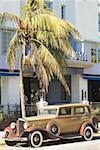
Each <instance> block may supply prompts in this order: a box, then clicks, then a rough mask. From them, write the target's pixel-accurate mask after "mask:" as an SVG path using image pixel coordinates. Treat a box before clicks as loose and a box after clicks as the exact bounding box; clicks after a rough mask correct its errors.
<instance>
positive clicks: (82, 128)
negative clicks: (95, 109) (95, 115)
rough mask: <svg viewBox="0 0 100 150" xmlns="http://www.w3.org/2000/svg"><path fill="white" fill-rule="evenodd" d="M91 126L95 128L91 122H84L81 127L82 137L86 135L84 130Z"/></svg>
mask: <svg viewBox="0 0 100 150" xmlns="http://www.w3.org/2000/svg"><path fill="white" fill-rule="evenodd" d="M88 125H89V126H91V127H92V128H93V125H92V124H91V122H84V123H83V124H82V125H81V127H80V135H82V136H83V135H84V129H85V128H86V126H88Z"/></svg>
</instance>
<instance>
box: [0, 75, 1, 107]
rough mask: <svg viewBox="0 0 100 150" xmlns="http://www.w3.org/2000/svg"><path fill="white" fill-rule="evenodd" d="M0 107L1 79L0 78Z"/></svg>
mask: <svg viewBox="0 0 100 150" xmlns="http://www.w3.org/2000/svg"><path fill="white" fill-rule="evenodd" d="M0 105H1V77H0Z"/></svg>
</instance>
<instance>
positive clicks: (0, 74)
mask: <svg viewBox="0 0 100 150" xmlns="http://www.w3.org/2000/svg"><path fill="white" fill-rule="evenodd" d="M0 76H19V72H3V71H0Z"/></svg>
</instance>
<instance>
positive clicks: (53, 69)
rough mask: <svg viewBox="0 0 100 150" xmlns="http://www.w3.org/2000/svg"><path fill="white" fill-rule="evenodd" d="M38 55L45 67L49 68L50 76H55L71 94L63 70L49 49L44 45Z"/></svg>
mask: <svg viewBox="0 0 100 150" xmlns="http://www.w3.org/2000/svg"><path fill="white" fill-rule="evenodd" d="M37 55H38V57H39V58H40V60H41V61H42V63H43V65H44V66H46V67H47V68H48V70H49V73H50V75H51V76H53V74H54V75H55V76H56V77H57V78H58V79H59V80H60V81H61V83H62V85H63V86H64V88H65V90H66V91H68V92H69V93H70V90H69V88H68V85H67V83H66V81H65V79H64V75H63V73H62V71H61V68H60V66H59V64H58V62H57V60H56V59H55V58H54V57H53V55H52V54H51V53H50V52H49V51H48V49H47V48H46V47H44V46H43V45H41V46H40V48H39V50H38V51H37Z"/></svg>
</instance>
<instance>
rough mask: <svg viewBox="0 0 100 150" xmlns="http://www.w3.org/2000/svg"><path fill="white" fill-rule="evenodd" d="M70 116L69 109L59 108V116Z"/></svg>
mask: <svg viewBox="0 0 100 150" xmlns="http://www.w3.org/2000/svg"><path fill="white" fill-rule="evenodd" d="M70 114H71V108H70V107H64V108H60V110H59V115H70Z"/></svg>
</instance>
